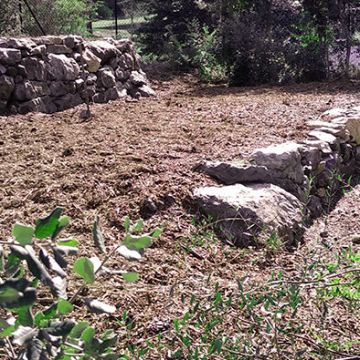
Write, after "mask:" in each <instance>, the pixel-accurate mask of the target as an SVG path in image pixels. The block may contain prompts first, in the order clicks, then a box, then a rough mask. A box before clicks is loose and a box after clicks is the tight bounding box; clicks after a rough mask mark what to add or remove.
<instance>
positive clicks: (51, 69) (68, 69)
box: [47, 54, 80, 80]
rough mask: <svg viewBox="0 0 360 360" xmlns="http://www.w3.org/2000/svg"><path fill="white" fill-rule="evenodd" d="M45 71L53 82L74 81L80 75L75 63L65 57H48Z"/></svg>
mask: <svg viewBox="0 0 360 360" xmlns="http://www.w3.org/2000/svg"><path fill="white" fill-rule="evenodd" d="M47 70H48V73H49V74H50V76H51V77H52V78H53V79H54V80H75V79H76V78H77V77H78V76H79V74H80V67H79V65H78V64H77V62H76V61H75V60H74V59H72V58H68V57H66V56H65V55H62V54H60V55H55V54H50V55H49V63H48V64H47Z"/></svg>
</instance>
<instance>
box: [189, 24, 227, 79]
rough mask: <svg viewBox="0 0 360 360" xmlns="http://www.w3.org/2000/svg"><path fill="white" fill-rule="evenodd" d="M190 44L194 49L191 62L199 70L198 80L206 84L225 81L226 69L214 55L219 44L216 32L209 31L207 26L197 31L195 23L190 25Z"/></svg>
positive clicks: (197, 26) (197, 27)
mask: <svg viewBox="0 0 360 360" xmlns="http://www.w3.org/2000/svg"><path fill="white" fill-rule="evenodd" d="M190 42H191V47H192V48H193V49H194V56H193V58H192V62H193V64H194V66H195V67H196V68H198V70H199V75H200V79H201V80H202V81H204V82H207V83H216V82H221V81H224V80H226V79H227V68H226V66H225V65H224V64H222V63H221V62H220V60H219V58H218V56H217V54H216V49H217V47H218V44H219V43H220V39H219V32H218V30H216V29H215V30H212V31H210V29H209V27H208V26H206V25H205V26H203V27H202V28H201V29H199V25H198V23H197V22H193V23H192V24H191V25H190Z"/></svg>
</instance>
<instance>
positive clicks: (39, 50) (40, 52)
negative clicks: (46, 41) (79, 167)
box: [30, 45, 46, 57]
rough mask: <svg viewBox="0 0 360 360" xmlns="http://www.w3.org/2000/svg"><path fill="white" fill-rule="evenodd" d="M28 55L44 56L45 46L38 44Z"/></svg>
mask: <svg viewBox="0 0 360 360" xmlns="http://www.w3.org/2000/svg"><path fill="white" fill-rule="evenodd" d="M30 55H31V56H41V57H44V56H45V55H46V46H45V45H38V46H36V47H34V48H33V49H32V50H31V51H30Z"/></svg>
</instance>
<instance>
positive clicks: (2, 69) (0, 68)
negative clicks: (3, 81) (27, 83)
mask: <svg viewBox="0 0 360 360" xmlns="http://www.w3.org/2000/svg"><path fill="white" fill-rule="evenodd" d="M5 73H6V67H5V66H2V65H1V64H0V75H4V74H5Z"/></svg>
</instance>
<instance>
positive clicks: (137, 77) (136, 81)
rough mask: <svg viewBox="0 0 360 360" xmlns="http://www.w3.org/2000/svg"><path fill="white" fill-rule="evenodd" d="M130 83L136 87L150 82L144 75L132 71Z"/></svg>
mask: <svg viewBox="0 0 360 360" xmlns="http://www.w3.org/2000/svg"><path fill="white" fill-rule="evenodd" d="M129 81H130V82H131V84H133V85H135V86H142V85H147V83H148V81H147V79H146V76H145V75H144V74H141V73H139V72H138V71H132V72H131V74H130V78H129Z"/></svg>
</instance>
